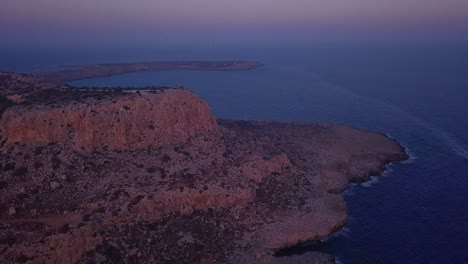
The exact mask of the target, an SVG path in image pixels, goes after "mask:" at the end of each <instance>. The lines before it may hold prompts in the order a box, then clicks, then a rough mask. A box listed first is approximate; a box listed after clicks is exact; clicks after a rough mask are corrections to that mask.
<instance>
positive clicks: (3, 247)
mask: <svg viewBox="0 0 468 264" xmlns="http://www.w3.org/2000/svg"><path fill="white" fill-rule="evenodd" d="M0 116H1V118H0V262H1V263H17V262H18V263H295V262H296V263H333V262H334V257H333V256H329V255H326V254H324V253H318V252H310V253H307V254H304V255H298V256H290V257H275V253H276V252H278V251H279V250H281V249H284V248H288V247H292V246H294V245H297V244H299V243H303V242H306V241H311V240H317V239H322V238H325V237H327V236H328V235H330V234H331V233H333V232H335V231H337V230H339V229H340V228H341V227H343V226H344V225H345V224H346V222H347V218H348V217H347V207H346V203H345V202H344V200H343V198H342V196H341V195H340V192H342V191H343V190H345V189H346V188H347V186H348V185H349V184H350V183H351V182H363V181H366V180H368V179H369V177H370V176H371V175H378V174H380V173H381V172H382V171H383V170H384V169H385V165H386V164H388V163H390V162H399V161H402V160H405V159H407V158H408V157H407V155H406V153H405V151H404V149H403V147H402V146H400V144H398V143H397V142H396V141H395V140H393V139H390V138H388V137H386V136H385V135H383V134H380V133H373V132H366V131H361V130H357V129H353V128H350V127H347V126H344V125H337V124H299V123H277V122H259V121H232V120H219V119H216V118H215V117H214V116H213V115H212V114H211V112H210V109H209V106H208V105H207V104H206V103H205V102H204V101H203V100H201V99H200V98H199V97H198V96H197V95H195V94H193V93H192V92H190V91H189V90H186V89H176V88H167V87H164V88H157V87H154V88H145V89H128V90H125V89H119V90H118V89H102V88H101V89H91V88H88V89H83V88H80V89H78V88H74V87H70V86H64V85H59V84H53V83H48V82H44V81H41V80H39V79H37V78H36V77H33V76H29V75H24V74H22V75H20V74H13V73H0Z"/></svg>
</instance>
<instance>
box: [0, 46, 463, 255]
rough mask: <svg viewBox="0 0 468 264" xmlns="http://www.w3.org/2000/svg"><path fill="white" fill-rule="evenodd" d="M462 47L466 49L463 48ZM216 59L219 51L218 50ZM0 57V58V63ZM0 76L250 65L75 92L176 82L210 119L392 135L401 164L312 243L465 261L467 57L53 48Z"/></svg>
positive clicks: (364, 49)
mask: <svg viewBox="0 0 468 264" xmlns="http://www.w3.org/2000/svg"><path fill="white" fill-rule="evenodd" d="M467 47H468V46H467ZM226 50H228V51H226ZM0 55H1V54H0ZM1 56H2V57H3V60H2V61H0V70H9V71H23V72H31V71H38V70H45V69H54V68H55V67H56V66H57V65H59V64H72V63H97V62H121V61H129V62H132V61H148V60H179V59H185V60H196V59H199V60H210V59H214V60H215V59H219V60H222V59H245V60H258V61H261V62H263V63H265V66H264V67H261V68H259V69H255V70H251V71H224V72H223V71H160V72H138V73H130V74H124V75H119V76H112V77H106V78H96V79H89V80H82V81H77V82H73V83H72V84H74V85H78V86H87V85H90V86H147V85H167V86H171V85H183V86H185V87H188V88H190V89H192V90H193V91H195V93H197V94H199V95H200V96H201V97H203V98H204V99H205V100H206V101H208V102H209V104H210V105H211V108H212V111H213V113H214V114H215V115H216V116H218V117H221V118H230V119H258V120H278V121H303V122H317V121H318V122H339V123H344V124H348V125H351V126H354V127H358V128H361V129H366V130H372V131H380V132H384V133H386V134H388V135H390V136H391V137H393V138H396V139H397V140H398V141H400V142H401V143H402V144H403V145H404V146H405V147H407V149H408V151H409V152H410V154H411V156H412V159H411V160H410V161H408V162H406V163H404V164H399V165H391V166H390V167H389V170H388V171H387V172H386V173H385V175H384V176H382V177H379V178H375V179H373V180H372V181H370V182H368V183H365V184H362V185H353V186H352V187H351V188H350V189H349V190H347V191H346V192H345V194H344V197H345V199H346V200H347V202H348V204H349V212H350V221H349V224H348V225H347V226H346V228H344V230H342V231H341V232H339V233H338V234H336V235H333V236H332V237H331V238H330V239H328V240H326V241H324V242H323V243H320V244H318V245H309V246H308V245H305V246H304V247H302V248H298V249H297V250H296V251H295V252H296V253H301V252H305V251H307V250H320V251H323V252H329V253H332V254H334V255H336V256H337V257H338V260H339V262H340V263H344V264H350V263H372V264H377V263H385V264H386V263H468V103H467V102H466V101H467V98H468V48H465V47H464V46H463V45H432V46H431V47H419V46H417V45H414V46H411V45H409V46H408V47H404V48H402V47H395V46H385V45H377V46H372V45H369V46H367V45H354V46H353V45H350V46H344V45H343V46H339V45H335V46H334V45H317V46H307V47H306V46H294V45H290V46H288V47H282V46H281V45H278V46H276V47H271V48H268V49H266V48H265V47H262V48H261V49H255V48H246V47H243V48H237V47H231V48H230V49H220V48H217V49H214V48H205V49H202V48H200V49H198V50H197V51H196V52H195V51H190V52H189V51H187V50H178V49H176V48H174V49H171V48H167V49H159V50H156V49H155V48H153V49H146V50H144V49H143V50H138V52H137V53H134V52H131V51H122V50H114V51H109V50H106V51H105V52H99V51H94V50H85V51H82V52H76V51H75V52H73V53H69V52H66V51H64V50H61V51H48V52H43V53H37V52H35V53H33V52H31V53H30V54H29V53H24V52H22V53H20V52H17V53H15V52H10V53H8V54H3V55H1Z"/></svg>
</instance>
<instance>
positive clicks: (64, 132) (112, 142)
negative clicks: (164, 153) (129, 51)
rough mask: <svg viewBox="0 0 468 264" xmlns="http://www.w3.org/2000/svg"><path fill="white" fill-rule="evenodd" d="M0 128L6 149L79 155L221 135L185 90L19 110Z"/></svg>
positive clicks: (199, 102) (8, 115)
mask: <svg viewBox="0 0 468 264" xmlns="http://www.w3.org/2000/svg"><path fill="white" fill-rule="evenodd" d="M77 93H79V92H77ZM0 127H1V135H2V136H3V138H6V139H7V143H16V142H21V143H31V144H49V143H61V144H67V145H70V146H71V147H73V148H74V149H76V150H103V149H109V150H135V149H148V148H157V147H161V146H163V145H170V144H177V143H182V142H185V141H187V140H188V139H189V138H191V137H194V136H197V135H201V134H208V133H214V132H216V131H218V130H219V128H218V125H217V123H216V121H215V118H214V117H213V116H212V115H211V113H210V109H209V107H208V105H207V104H206V103H205V102H203V101H202V100H201V99H200V98H199V97H198V96H196V95H194V94H193V93H191V92H190V91H188V90H182V89H166V90H160V91H157V90H156V91H144V92H139V93H125V94H124V95H122V94H120V95H118V96H114V97H113V98H111V99H108V100H105V101H102V100H97V99H96V98H94V97H90V98H85V99H83V100H76V101H72V102H68V103H66V104H64V103H63V102H62V103H60V102H59V103H57V104H54V103H51V102H50V101H45V102H39V103H34V104H27V105H19V106H15V107H11V108H9V109H8V110H6V111H5V112H4V114H3V117H2V119H1V120H0Z"/></svg>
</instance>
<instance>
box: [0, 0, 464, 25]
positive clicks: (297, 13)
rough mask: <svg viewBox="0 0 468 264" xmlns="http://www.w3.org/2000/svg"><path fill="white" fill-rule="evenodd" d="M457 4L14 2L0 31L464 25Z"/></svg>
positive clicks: (0, 17)
mask: <svg viewBox="0 0 468 264" xmlns="http://www.w3.org/2000/svg"><path fill="white" fill-rule="evenodd" d="M467 21H468V1H462V0H446V1H436V0H426V1H421V0H394V1H384V0H354V1H349V0H348V1H345V0H328V1H327V0H316V1H308V0H293V1H278V0H254V1H245V0H243V1H216V0H199V1H190V0H179V1H170V0H162V1H151V0H136V1H124V0H112V1H110V0H100V1H95V0H93V1H92V0H81V1H70V0H68V1H62V0H38V1H30V0H18V1H8V2H6V3H2V9H1V10H0V25H1V26H0V27H1V29H5V27H10V28H11V27H12V28H15V27H18V28H25V27H31V28H36V27H50V28H60V27H69V28H70V29H86V28H87V29H90V30H92V28H93V27H95V28H108V29H109V28H116V27H123V28H126V27H138V26H151V25H154V26H164V27H171V26H175V27H180V26H187V27H189V28H190V27H197V26H203V27H216V26H219V25H225V26H230V27H236V26H238V27H249V26H266V27H268V26H271V27H275V26H280V25H288V24H290V25H294V26H308V25H309V26H314V25H318V26H319V27H320V26H322V27H326V26H334V25H347V24H355V25H367V26H384V27H385V26H388V25H392V24H397V25H409V26H411V25H420V26H432V25H437V24H440V25H447V26H451V25H466V23H467Z"/></svg>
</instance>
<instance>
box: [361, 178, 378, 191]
mask: <svg viewBox="0 0 468 264" xmlns="http://www.w3.org/2000/svg"><path fill="white" fill-rule="evenodd" d="M378 182H379V177H378V176H371V177H370V179H369V180H368V181H366V182H363V183H361V184H360V185H361V186H362V187H365V188H370V187H372V186H373V185H375V184H377V183H378Z"/></svg>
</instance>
